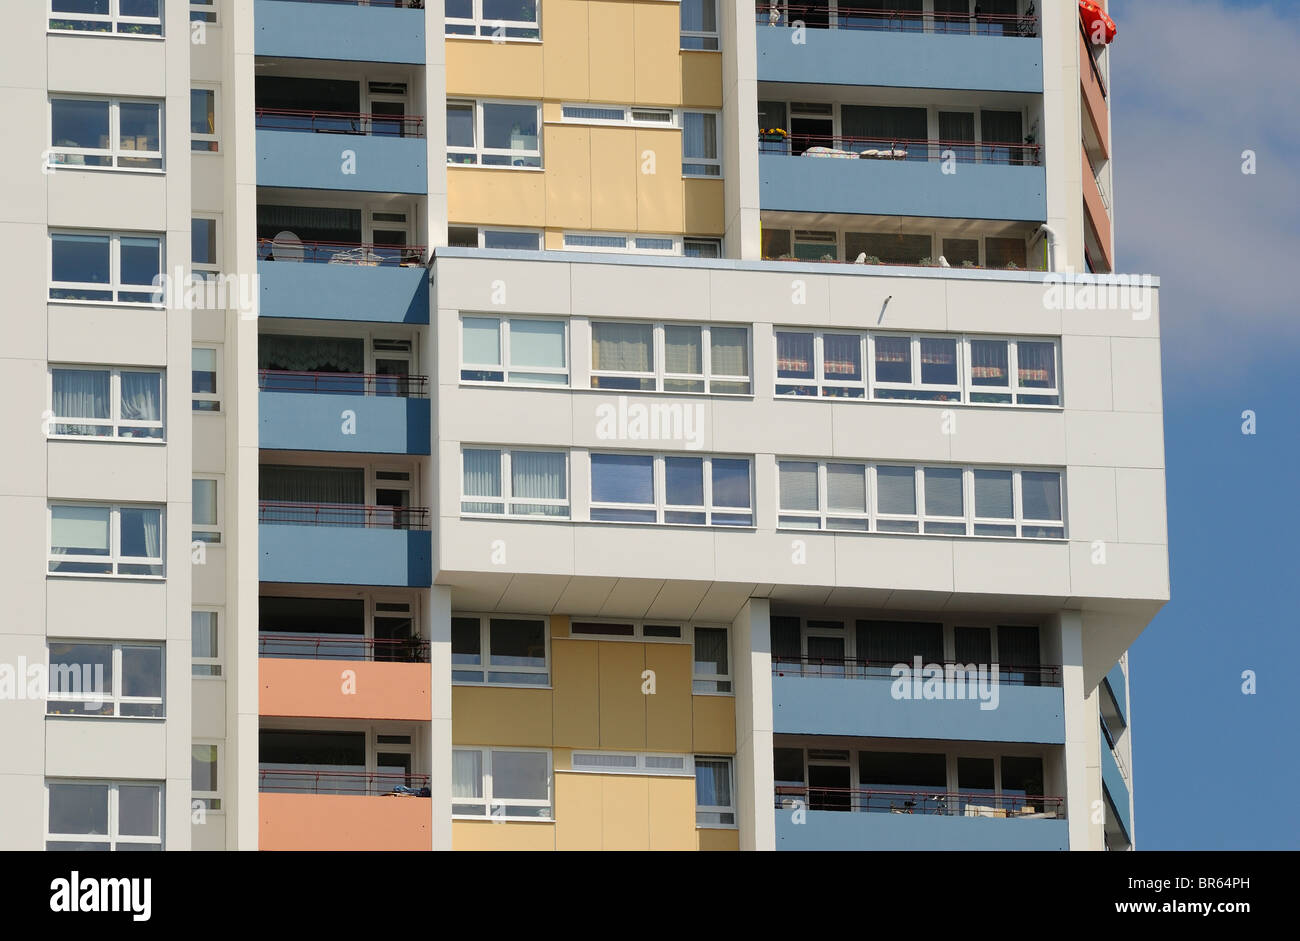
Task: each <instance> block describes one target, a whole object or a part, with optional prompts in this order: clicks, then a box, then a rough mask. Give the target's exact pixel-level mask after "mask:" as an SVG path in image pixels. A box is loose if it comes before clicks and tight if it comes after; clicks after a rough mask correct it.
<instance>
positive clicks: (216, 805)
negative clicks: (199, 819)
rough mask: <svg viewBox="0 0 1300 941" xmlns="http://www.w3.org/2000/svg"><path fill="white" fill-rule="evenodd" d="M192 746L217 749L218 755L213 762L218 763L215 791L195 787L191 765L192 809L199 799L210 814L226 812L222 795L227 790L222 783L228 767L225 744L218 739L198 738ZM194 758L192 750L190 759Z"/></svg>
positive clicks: (216, 753)
mask: <svg viewBox="0 0 1300 941" xmlns="http://www.w3.org/2000/svg"><path fill="white" fill-rule="evenodd" d="M190 748H191V749H194V748H214V749H216V751H215V753H214V754H215V755H216V758H215V760H214V762H213V763H214V764H215V765H216V772H217V775H216V777H217V789H216V790H215V791H201V790H198V789H196V788H195V787H194V768H193V765H191V767H190V808H191V810H193V808H194V802H195V801H199V802H201V803H202V805H203V809H204V811H205V812H206V813H210V814H222V813H225V809H224V808H223V807H222V803H221V795H222V792H223V791H224V790H225V788H223V787H222V784H224V783H225V782H224V780H223V776H224V772H225V769H226V756H225V744H224V743H223V742H221V741H219V740H217V739H198V740H196V741H194V742H191V743H190ZM193 760H194V758H193V753H192V752H191V756H190V761H191V762H192V761H193Z"/></svg>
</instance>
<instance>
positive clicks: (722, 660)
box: [695, 627, 730, 676]
mask: <svg viewBox="0 0 1300 941" xmlns="http://www.w3.org/2000/svg"><path fill="white" fill-rule="evenodd" d="M727 664H728V659H727V632H726V631H725V630H724V629H722V628H719V627H697V628H696V629H695V672H696V673H697V674H699V675H700V676H714V675H717V676H726V675H727V674H728V673H729V672H730V670H729V669H728V667H727Z"/></svg>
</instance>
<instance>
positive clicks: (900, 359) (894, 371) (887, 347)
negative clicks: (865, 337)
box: [876, 337, 912, 382]
mask: <svg viewBox="0 0 1300 941" xmlns="http://www.w3.org/2000/svg"><path fill="white" fill-rule="evenodd" d="M876 381H877V382H911V381H912V341H911V340H910V339H909V338H907V337H876Z"/></svg>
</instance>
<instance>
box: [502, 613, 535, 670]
mask: <svg viewBox="0 0 1300 941" xmlns="http://www.w3.org/2000/svg"><path fill="white" fill-rule="evenodd" d="M545 624H546V622H545V621H521V620H515V619H513V618H492V619H491V621H490V622H489V631H490V633H489V637H490V640H491V657H490V660H489V662H490V663H491V664H492V665H493V666H513V667H545V666H546V635H545Z"/></svg>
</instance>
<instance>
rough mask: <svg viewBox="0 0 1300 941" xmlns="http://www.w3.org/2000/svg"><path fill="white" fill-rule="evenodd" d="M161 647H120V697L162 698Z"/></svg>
mask: <svg viewBox="0 0 1300 941" xmlns="http://www.w3.org/2000/svg"><path fill="white" fill-rule="evenodd" d="M162 662H163V651H162V648H161V647H127V646H123V647H122V695H123V696H148V697H152V698H155V699H159V698H161V697H162Z"/></svg>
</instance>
